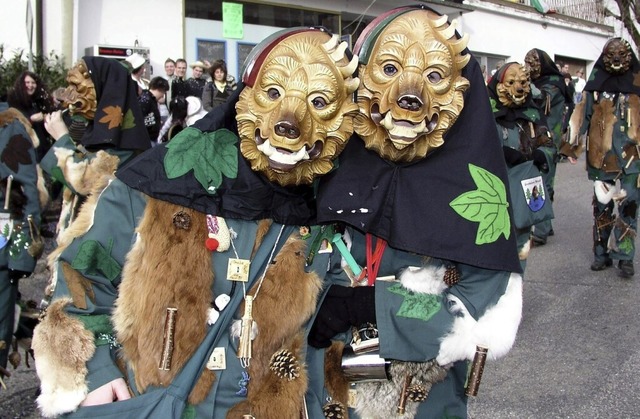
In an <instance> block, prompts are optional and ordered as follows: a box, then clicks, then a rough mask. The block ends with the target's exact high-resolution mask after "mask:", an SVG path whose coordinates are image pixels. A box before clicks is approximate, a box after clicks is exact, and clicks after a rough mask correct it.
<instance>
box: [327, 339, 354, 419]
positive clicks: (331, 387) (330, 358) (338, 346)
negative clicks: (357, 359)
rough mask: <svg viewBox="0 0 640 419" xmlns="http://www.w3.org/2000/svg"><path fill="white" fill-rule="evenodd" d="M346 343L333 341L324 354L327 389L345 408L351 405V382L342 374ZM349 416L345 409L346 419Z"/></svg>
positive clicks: (332, 397)
mask: <svg viewBox="0 0 640 419" xmlns="http://www.w3.org/2000/svg"><path fill="white" fill-rule="evenodd" d="M343 351H344V342H341V341H337V340H336V341H333V342H331V346H330V347H329V348H327V350H326V351H325V354H324V376H325V387H326V388H327V391H328V393H329V396H331V399H332V400H333V401H334V402H339V403H341V404H342V405H343V406H348V405H349V381H348V380H347V377H346V376H345V375H344V373H343V372H342V352H343ZM348 415H349V414H348V413H347V411H346V409H345V417H344V419H348V418H349V416H348Z"/></svg>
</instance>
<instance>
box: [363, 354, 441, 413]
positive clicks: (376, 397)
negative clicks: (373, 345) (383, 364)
mask: <svg viewBox="0 0 640 419" xmlns="http://www.w3.org/2000/svg"><path fill="white" fill-rule="evenodd" d="M408 375H411V376H412V377H413V378H412V380H411V385H421V386H423V387H424V390H425V391H426V394H427V395H428V394H429V391H430V390H431V387H432V386H433V384H435V383H438V382H440V381H442V380H444V379H445V377H446V376H447V369H446V368H444V367H441V366H440V365H438V363H437V362H436V361H435V360H431V361H427V362H406V361H391V365H390V366H389V376H390V377H391V379H390V380H385V381H372V382H365V383H359V384H357V385H356V405H355V410H356V412H357V413H358V414H359V415H360V416H361V417H366V418H380V419H382V418H397V419H409V418H414V417H415V416H416V413H417V411H418V405H419V402H415V401H411V400H407V401H406V405H405V411H404V413H398V412H397V406H398V404H399V402H400V398H401V394H402V391H403V389H404V384H405V379H406V377H407V376H408Z"/></svg>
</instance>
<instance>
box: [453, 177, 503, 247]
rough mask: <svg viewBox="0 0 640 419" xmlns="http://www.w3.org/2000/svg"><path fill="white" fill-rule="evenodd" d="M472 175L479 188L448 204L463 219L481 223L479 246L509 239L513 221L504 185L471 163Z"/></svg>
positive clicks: (478, 234) (479, 227)
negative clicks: (500, 239)
mask: <svg viewBox="0 0 640 419" xmlns="http://www.w3.org/2000/svg"><path fill="white" fill-rule="evenodd" d="M469 173H471V177H472V178H473V181H474V182H475V184H476V186H477V187H478V188H477V189H476V190H473V191H469V192H465V193H463V194H461V195H459V196H458V197H457V198H456V199H454V200H453V201H451V202H450V203H449V205H450V206H451V208H453V210H454V211H455V212H457V213H458V214H459V215H460V216H461V217H463V218H464V219H466V220H469V221H473V222H476V223H478V224H479V225H478V232H477V234H476V244H486V243H493V242H495V241H496V240H498V238H499V237H500V235H501V234H504V237H505V238H507V239H508V238H509V236H510V235H511V219H510V217H509V211H508V210H507V208H508V206H509V203H508V202H507V192H506V188H505V185H504V182H502V180H500V178H499V177H497V176H496V175H494V174H493V173H491V172H489V171H487V170H485V169H483V168H481V167H478V166H475V165H473V164H469Z"/></svg>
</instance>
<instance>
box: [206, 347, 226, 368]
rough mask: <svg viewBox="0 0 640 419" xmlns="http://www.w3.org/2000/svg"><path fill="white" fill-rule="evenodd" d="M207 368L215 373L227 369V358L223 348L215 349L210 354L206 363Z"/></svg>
mask: <svg viewBox="0 0 640 419" xmlns="http://www.w3.org/2000/svg"><path fill="white" fill-rule="evenodd" d="M207 368H208V369H210V370H212V371H216V370H224V369H226V368H227V358H226V355H225V351H224V347H222V346H220V347H217V348H215V349H214V350H213V352H211V356H210V357H209V361H208V362H207Z"/></svg>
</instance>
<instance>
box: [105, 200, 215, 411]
mask: <svg viewBox="0 0 640 419" xmlns="http://www.w3.org/2000/svg"><path fill="white" fill-rule="evenodd" d="M180 210H182V211H184V212H186V213H187V214H188V215H189V216H190V217H191V228H190V229H189V230H184V229H181V228H177V227H176V226H174V224H173V214H175V213H176V212H177V211H180ZM136 232H137V234H138V238H137V240H136V243H135V244H134V246H133V248H132V249H131V251H130V252H129V253H128V254H127V259H126V262H125V265H124V268H123V272H122V282H121V284H120V289H119V296H118V299H117V300H116V307H115V310H114V313H113V325H114V329H115V330H116V332H117V337H118V341H119V342H120V343H121V344H122V353H123V355H124V359H125V361H126V362H128V363H129V365H130V367H131V368H132V369H133V371H134V372H135V377H136V387H137V389H138V390H139V391H140V392H144V391H145V389H146V388H147V387H148V386H166V385H168V384H169V383H170V382H171V381H172V380H173V378H174V377H175V376H176V374H177V373H178V372H179V371H180V369H181V368H182V366H183V365H184V364H185V362H186V361H187V360H188V359H189V358H190V357H191V356H192V354H193V353H194V351H195V350H196V348H197V347H198V345H199V344H200V343H201V341H202V339H203V338H204V336H205V334H206V331H207V309H208V308H209V306H210V304H211V301H213V295H212V292H211V287H212V281H213V279H212V278H213V276H212V267H211V253H210V252H209V251H208V250H207V249H206V247H205V246H204V243H205V240H206V238H207V223H206V218H205V215H204V214H202V213H199V212H197V211H194V210H191V209H187V208H184V207H180V206H177V205H174V204H170V203H167V202H163V201H159V200H157V199H151V198H150V199H149V201H148V204H147V206H146V208H145V211H144V214H143V216H142V220H141V222H140V225H139V226H138V228H137V230H136ZM168 307H174V308H177V309H178V311H177V320H176V325H175V335H174V336H175V337H174V349H173V356H172V362H171V369H170V370H168V371H165V370H160V369H159V368H158V366H159V365H160V361H161V357H162V348H163V336H164V326H165V317H166V310H167V308H168ZM214 380H215V375H214V374H213V372H212V371H210V370H207V369H205V370H204V372H203V373H202V375H201V376H200V378H199V379H198V382H197V384H196V386H195V387H194V389H193V390H192V392H191V394H190V395H189V403H191V404H197V403H199V402H201V401H202V400H203V399H204V398H205V396H206V395H207V393H208V392H209V390H210V388H211V385H212V384H213V382H214Z"/></svg>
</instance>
